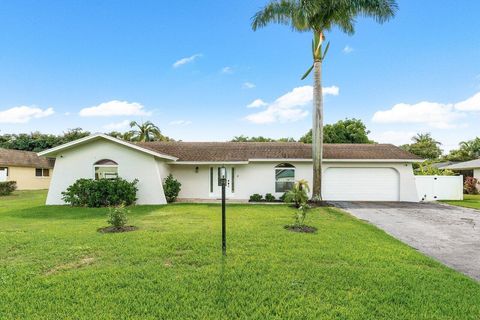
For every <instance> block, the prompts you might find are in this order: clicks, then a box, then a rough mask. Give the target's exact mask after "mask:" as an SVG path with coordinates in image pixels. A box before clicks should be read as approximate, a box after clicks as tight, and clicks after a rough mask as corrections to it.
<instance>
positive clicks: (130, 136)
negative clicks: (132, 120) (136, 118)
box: [107, 130, 136, 141]
mask: <svg viewBox="0 0 480 320" xmlns="http://www.w3.org/2000/svg"><path fill="white" fill-rule="evenodd" d="M107 135H109V136H111V137H114V138H117V139H122V140H125V141H135V135H136V133H135V131H134V130H129V131H126V132H118V131H112V132H109V133H107Z"/></svg>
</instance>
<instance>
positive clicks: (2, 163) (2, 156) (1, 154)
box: [0, 148, 55, 168]
mask: <svg viewBox="0 0 480 320" xmlns="http://www.w3.org/2000/svg"><path fill="white" fill-rule="evenodd" d="M54 163H55V160H53V159H47V158H45V157H39V156H37V154H36V153H35V152H30V151H20V150H12V149H2V148H0V167H8V166H18V167H35V168H53V165H54Z"/></svg>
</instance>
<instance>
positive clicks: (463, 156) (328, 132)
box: [0, 118, 480, 161]
mask: <svg viewBox="0 0 480 320" xmlns="http://www.w3.org/2000/svg"><path fill="white" fill-rule="evenodd" d="M130 128H131V129H130V130H128V131H126V132H118V131H112V132H108V133H106V134H108V135H110V136H112V137H115V138H118V139H123V140H126V141H130V142H139V141H175V140H174V139H172V138H170V137H168V136H165V135H163V134H162V132H161V131H160V129H159V127H158V126H156V125H155V124H153V123H152V122H150V121H147V122H143V123H138V122H135V121H132V122H131V123H130ZM369 133H370V130H368V129H367V127H366V125H365V124H364V123H363V122H362V120H359V119H355V118H352V119H345V120H340V121H337V122H336V123H333V124H327V125H325V126H324V135H323V140H324V142H325V143H376V142H375V141H373V140H370V139H369V138H368V134H369ZM88 135H90V132H89V131H85V130H82V129H81V128H75V129H69V130H67V131H65V132H64V133H62V134H60V135H54V134H44V133H41V132H38V131H36V132H32V133H20V134H3V135H0V148H6V149H16V150H25V151H34V152H39V151H43V150H46V149H49V148H53V147H56V146H58V145H61V144H64V143H67V142H70V141H73V140H77V139H80V138H83V137H86V136H88ZM230 141H231V142H303V143H312V130H309V131H308V132H307V133H305V134H304V135H303V136H301V137H300V138H298V139H295V138H292V137H288V138H280V139H273V138H269V137H263V136H251V137H250V136H245V135H240V136H236V137H234V138H233V139H232V140H230ZM400 147H401V148H402V149H404V150H406V151H409V152H411V153H413V154H415V155H418V156H419V157H421V158H423V159H428V160H431V161H468V160H473V159H477V158H480V137H476V138H475V139H472V140H469V141H463V142H461V143H460V144H459V147H458V148H457V149H454V150H451V151H450V152H449V153H448V154H446V155H444V154H443V150H442V149H441V143H440V142H438V141H437V140H435V139H434V138H433V137H432V135H431V134H430V133H418V134H417V135H415V136H414V137H412V143H410V144H404V145H401V146H400Z"/></svg>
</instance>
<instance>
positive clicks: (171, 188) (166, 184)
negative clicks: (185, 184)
mask: <svg viewBox="0 0 480 320" xmlns="http://www.w3.org/2000/svg"><path fill="white" fill-rule="evenodd" d="M181 187H182V184H181V183H180V182H178V180H176V179H175V178H174V177H173V176H172V174H169V175H168V176H167V177H166V178H165V180H164V181H163V192H164V193H165V198H166V199H167V202H168V203H170V202H175V200H177V197H178V194H179V193H180V190H181Z"/></svg>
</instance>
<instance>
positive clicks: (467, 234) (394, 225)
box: [334, 202, 480, 280]
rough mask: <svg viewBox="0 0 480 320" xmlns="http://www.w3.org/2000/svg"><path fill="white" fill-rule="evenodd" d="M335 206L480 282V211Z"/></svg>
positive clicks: (411, 206)
mask: <svg viewBox="0 0 480 320" xmlns="http://www.w3.org/2000/svg"><path fill="white" fill-rule="evenodd" d="M334 205H335V206H337V207H339V208H342V209H344V210H345V211H347V212H349V213H350V214H352V215H353V216H355V217H357V218H359V219H362V220H366V221H368V222H370V223H372V224H374V225H376V226H377V227H379V228H381V229H383V230H384V231H385V232H387V233H388V234H390V235H392V236H394V237H395V238H397V239H399V240H401V241H403V242H404V243H406V244H408V245H410V246H412V247H413V248H415V249H417V250H419V251H421V252H423V253H424V254H426V255H428V256H430V257H432V258H435V259H436V260H439V261H441V262H442V263H444V264H446V265H447V266H449V267H451V268H453V269H456V270H458V271H460V272H462V273H464V274H466V275H468V276H470V277H472V278H474V279H477V280H480V211H478V210H474V209H467V208H460V207H455V206H450V205H446V204H438V203H409V202H334Z"/></svg>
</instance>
